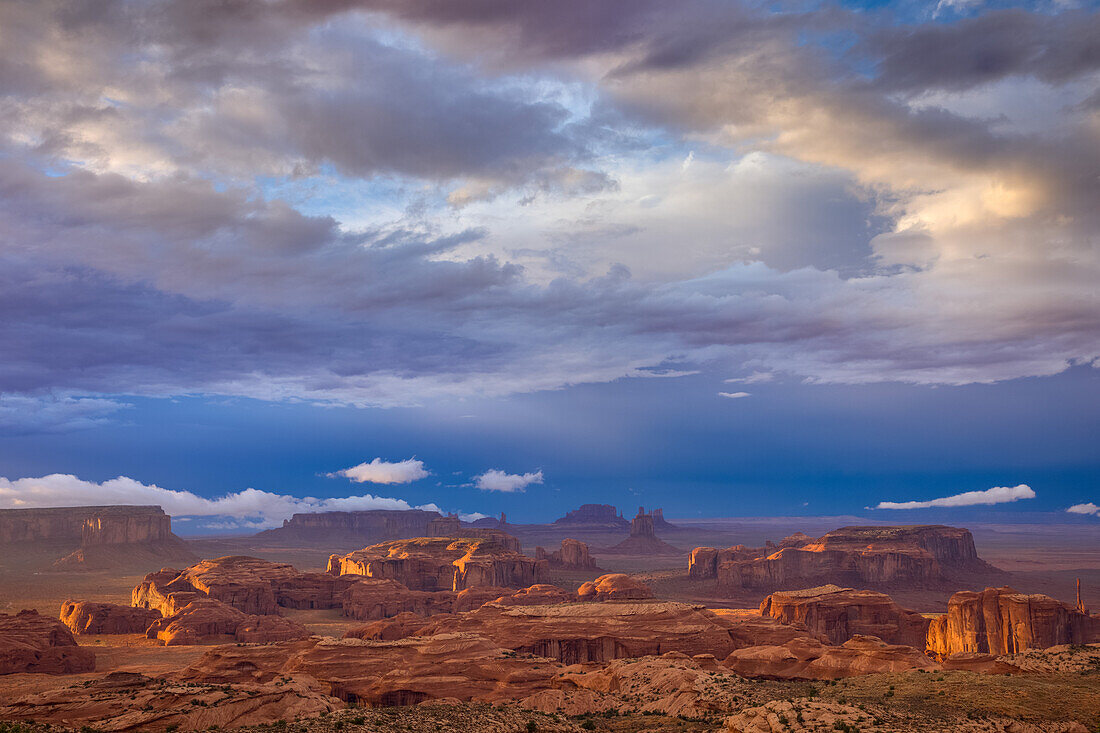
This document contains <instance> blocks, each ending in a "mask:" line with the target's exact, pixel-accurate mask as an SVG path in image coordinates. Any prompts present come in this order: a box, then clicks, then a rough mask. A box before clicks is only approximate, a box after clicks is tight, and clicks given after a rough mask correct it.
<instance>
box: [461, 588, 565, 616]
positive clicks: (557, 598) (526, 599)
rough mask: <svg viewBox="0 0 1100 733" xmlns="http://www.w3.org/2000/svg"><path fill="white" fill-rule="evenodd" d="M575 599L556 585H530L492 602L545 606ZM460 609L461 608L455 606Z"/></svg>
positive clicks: (506, 604)
mask: <svg viewBox="0 0 1100 733" xmlns="http://www.w3.org/2000/svg"><path fill="white" fill-rule="evenodd" d="M573 600H575V598H574V596H573V594H572V593H569V592H568V591H566V590H564V589H562V588H559V587H558V586H556V585H546V584H539V585H532V586H531V587H530V588H524V589H522V590H517V591H516V592H515V593H511V594H507V595H503V596H500V597H499V598H497V599H496V600H494V601H492V602H493V603H496V604H499V605H501V606H547V605H553V604H555V603H569V602H571V601H573ZM455 610H456V611H461V610H462V609H461V608H456V609H455Z"/></svg>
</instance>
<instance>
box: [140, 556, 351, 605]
mask: <svg viewBox="0 0 1100 733" xmlns="http://www.w3.org/2000/svg"><path fill="white" fill-rule="evenodd" d="M352 582H354V579H351V578H343V579H341V578H335V577H333V576H332V575H329V574H326V573H302V572H299V571H298V570H296V569H295V568H294V567H293V566H292V565H289V564H287V563H277V562H269V561H267V560H260V559H257V558H254V557H245V556H241V555H230V556H228V557H220V558H217V559H214V560H203V561H202V562H199V563H196V564H194V565H192V566H190V567H188V568H186V569H185V570H183V571H179V570H175V569H173V568H164V569H162V570H158V571H157V572H155V573H150V574H148V575H146V576H145V578H144V579H143V580H142V581H141V583H140V584H138V586H137V587H135V588H134V590H133V592H132V594H131V605H133V606H137V607H140V608H151V609H156V610H158V611H160V612H161V613H162V614H163V615H165V616H171V615H172V614H174V613H176V612H178V611H180V610H181V609H182V608H183V607H184V606H186V605H187V604H188V603H191V602H192V601H194V600H198V599H200V598H213V599H214V600H218V601H221V602H223V603H226V604H228V605H230V606H233V607H234V608H236V609H237V610H239V611H242V612H244V613H250V614H256V615H273V614H276V613H277V612H278V611H277V609H278V607H279V606H282V607H286V608H339V607H340V605H341V602H342V601H341V598H342V595H343V592H344V590H346V589H347V587H348V586H349V585H350V584H351V583H352Z"/></svg>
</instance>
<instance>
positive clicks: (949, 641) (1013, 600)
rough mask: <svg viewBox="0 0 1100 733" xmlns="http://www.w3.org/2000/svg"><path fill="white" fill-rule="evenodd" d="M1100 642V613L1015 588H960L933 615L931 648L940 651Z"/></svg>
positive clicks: (998, 651) (1003, 651) (1009, 650)
mask: <svg viewBox="0 0 1100 733" xmlns="http://www.w3.org/2000/svg"><path fill="white" fill-rule="evenodd" d="M1094 642H1100V617H1097V616H1089V615H1088V614H1084V613H1081V612H1080V611H1079V610H1077V609H1076V608H1074V607H1073V606H1071V605H1069V604H1067V603H1062V602H1061V601H1058V600H1055V599H1054V598H1051V597H1050V596H1045V595H1039V594H1034V595H1026V594H1023V593H1017V592H1016V591H1014V590H1013V589H1012V588H1008V587H1003V588H986V589H985V590H983V591H981V592H980V593H976V592H973V591H960V592H958V593H955V594H954V595H953V596H951V600H950V601H948V604H947V613H946V614H944V615H943V616H940V617H938V618H936V619H933V621H932V623H931V625H930V627H929V629H928V641H927V648H928V650H929V652H931V653H933V654H936V655H938V656H941V657H942V656H947V655H951V654H956V653H958V652H978V653H987V654H1014V653H1016V652H1023V651H1027V650H1028V649H1045V648H1047V647H1052V646H1055V645H1058V644H1090V643H1094Z"/></svg>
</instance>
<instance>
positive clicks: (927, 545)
mask: <svg viewBox="0 0 1100 733" xmlns="http://www.w3.org/2000/svg"><path fill="white" fill-rule="evenodd" d="M999 572H1000V571H998V570H997V569H996V568H993V567H992V566H990V565H988V564H987V563H985V562H983V561H982V560H980V559H979V558H978V554H977V551H976V550H975V548H974V538H973V537H972V536H971V534H970V532H969V530H966V529H961V528H957V527H945V526H940V525H923V526H911V527H843V528H841V529H838V530H834V531H832V532H829V533H828V534H826V535H824V536H822V537H819V538H817V539H813V538H810V537H806V536H805V535H801V534H800V535H795V536H792V537H788V538H787V539H785V540H784V541H783V542H781V543H780V544H779V545H772V544H770V543H769V544H768V545H766V546H765V547H760V548H747V547H745V546H743V545H736V546H734V547H730V548H727V549H724V550H718V549H715V548H712V547H697V548H695V550H693V551H692V553H691V558H690V560H689V562H688V574H689V576H690V577H692V578H694V579H697V580H701V579H709V578H713V579H716V580H717V581H718V586H719V587H728V588H760V589H784V590H789V589H793V588H806V587H812V586H817V585H821V584H824V583H837V584H844V585H855V586H867V585H881V586H892V585H900V584H905V585H907V586H917V587H930V586H941V585H943V584H944V583H947V582H950V581H951V580H952V579H954V578H964V577H985V576H988V575H996V574H998V573H999Z"/></svg>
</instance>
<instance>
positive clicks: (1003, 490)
mask: <svg viewBox="0 0 1100 733" xmlns="http://www.w3.org/2000/svg"><path fill="white" fill-rule="evenodd" d="M1034 498H1035V491H1034V490H1032V488H1031V487H1030V486H1028V485H1027V484H1020V485H1019V486H994V487H993V488H992V489H986V490H985V491H966V492H963V493H961V494H954V495H953V496H943V497H940V498H939V499H931V500H929V501H880V502H879V503H878V505H877V506H875V507H874V508H875V509H928V508H931V507H956V506H977V505H979V504H1007V503H1009V502H1013V501H1018V500H1020V499H1034Z"/></svg>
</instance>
